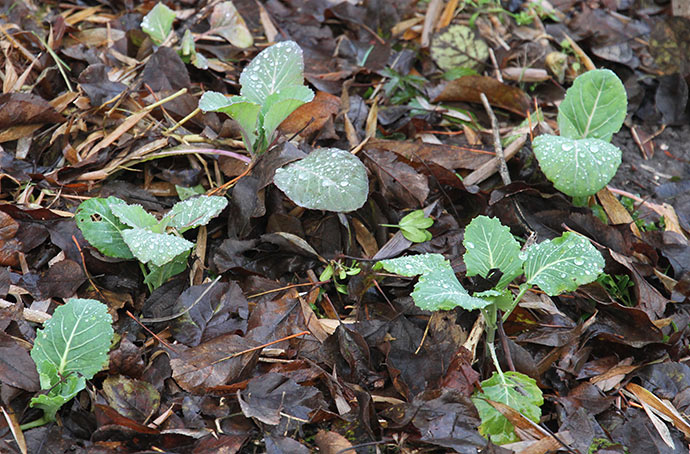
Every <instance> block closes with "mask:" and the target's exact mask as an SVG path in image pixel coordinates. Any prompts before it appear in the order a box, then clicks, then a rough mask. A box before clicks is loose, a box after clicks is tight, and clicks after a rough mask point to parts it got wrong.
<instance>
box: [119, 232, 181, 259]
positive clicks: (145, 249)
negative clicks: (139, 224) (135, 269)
mask: <svg viewBox="0 0 690 454" xmlns="http://www.w3.org/2000/svg"><path fill="white" fill-rule="evenodd" d="M122 238H124V240H125V242H126V243H127V246H129V248H130V249H131V250H132V253H133V254H134V256H135V257H136V258H137V260H139V261H140V262H141V263H148V262H152V263H153V264H154V265H156V266H163V265H165V264H166V263H168V262H170V261H171V260H173V259H174V258H175V257H176V256H178V255H180V254H182V253H183V252H185V251H188V250H189V249H191V248H192V247H193V246H194V243H191V242H189V241H187V240H185V239H184V238H180V237H179V236H175V235H168V234H165V233H154V232H151V231H150V230H146V229H130V230H127V231H125V232H122Z"/></svg>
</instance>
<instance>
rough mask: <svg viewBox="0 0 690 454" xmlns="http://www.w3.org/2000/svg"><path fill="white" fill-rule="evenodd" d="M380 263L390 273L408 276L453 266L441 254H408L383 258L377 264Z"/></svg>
mask: <svg viewBox="0 0 690 454" xmlns="http://www.w3.org/2000/svg"><path fill="white" fill-rule="evenodd" d="M379 264H380V266H382V267H383V269H384V270H386V271H388V272H389V273H395V274H399V275H401V276H407V277H412V276H417V275H419V274H428V273H433V272H434V271H438V270H444V269H447V268H451V266H450V262H449V261H448V260H446V258H445V257H444V256H442V255H441V254H419V255H406V256H404V257H398V258H395V259H387V260H381V261H379V262H378V263H377V266H378V265H379ZM451 269H452V268H451Z"/></svg>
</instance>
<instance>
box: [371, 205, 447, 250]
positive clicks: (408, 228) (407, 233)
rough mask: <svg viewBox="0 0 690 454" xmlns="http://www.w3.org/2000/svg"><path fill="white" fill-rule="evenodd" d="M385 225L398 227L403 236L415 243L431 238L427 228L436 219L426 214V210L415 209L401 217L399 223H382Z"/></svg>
mask: <svg viewBox="0 0 690 454" xmlns="http://www.w3.org/2000/svg"><path fill="white" fill-rule="evenodd" d="M380 225H381V226H383V227H397V228H399V229H400V231H401V232H402V234H403V236H404V237H405V238H407V239H408V240H409V241H412V242H413V243H423V242H425V241H429V240H430V239H431V232H429V231H428V230H427V229H428V228H429V227H431V226H432V225H434V220H433V219H431V218H429V217H426V216H424V210H414V211H413V212H411V213H410V214H408V215H405V216H403V218H402V219H400V223H399V224H380Z"/></svg>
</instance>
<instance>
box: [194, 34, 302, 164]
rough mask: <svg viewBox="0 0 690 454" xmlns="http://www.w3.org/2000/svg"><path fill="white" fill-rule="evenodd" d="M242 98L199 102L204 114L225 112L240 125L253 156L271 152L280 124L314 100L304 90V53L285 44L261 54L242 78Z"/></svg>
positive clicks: (208, 96)
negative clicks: (303, 105) (299, 108)
mask: <svg viewBox="0 0 690 454" xmlns="http://www.w3.org/2000/svg"><path fill="white" fill-rule="evenodd" d="M240 85H241V88H240V95H239V96H231V97H229V98H228V97H226V96H225V95H223V94H222V93H218V92H214V91H207V92H206V93H204V95H203V96H202V97H201V99H200V100H199V108H200V109H201V110H203V111H204V112H223V113H225V114H227V115H228V116H229V117H230V118H232V119H234V120H236V121H237V123H238V124H239V126H240V129H241V130H242V139H243V141H244V145H245V147H246V148H247V150H248V151H249V152H250V153H252V154H261V153H264V152H265V151H266V150H268V148H269V146H270V145H271V143H272V142H273V137H274V134H275V132H276V130H277V129H278V126H279V125H280V123H282V122H283V120H285V119H286V118H287V117H288V116H289V115H290V114H291V113H292V112H294V110H295V109H297V108H298V107H299V106H301V105H302V104H304V103H306V102H309V101H311V100H312V99H313V98H314V92H313V91H311V90H310V89H309V88H307V87H305V86H304V61H303V60H302V49H301V48H300V47H299V46H298V45H297V43H295V42H294V41H283V42H280V43H277V44H274V45H273V46H270V47H267V48H266V49H264V50H263V51H261V52H260V53H259V54H258V55H257V56H256V57H255V58H254V59H253V60H252V61H251V62H250V63H249V64H248V65H247V66H246V67H245V68H244V70H242V73H241V74H240Z"/></svg>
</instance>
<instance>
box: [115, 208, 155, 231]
mask: <svg viewBox="0 0 690 454" xmlns="http://www.w3.org/2000/svg"><path fill="white" fill-rule="evenodd" d="M110 210H111V211H112V212H113V214H114V215H115V216H117V217H118V219H119V220H120V221H122V222H123V223H124V224H127V225H128V226H130V227H139V228H141V229H145V228H150V227H153V226H154V225H158V219H156V218H155V216H153V215H151V214H149V213H147V212H146V210H144V208H143V207H142V206H141V205H127V204H126V203H116V204H112V205H110Z"/></svg>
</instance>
